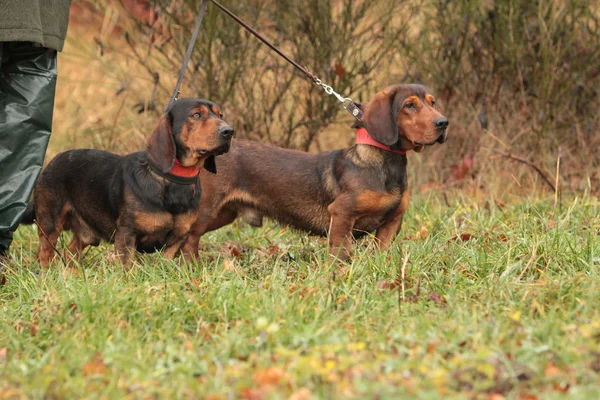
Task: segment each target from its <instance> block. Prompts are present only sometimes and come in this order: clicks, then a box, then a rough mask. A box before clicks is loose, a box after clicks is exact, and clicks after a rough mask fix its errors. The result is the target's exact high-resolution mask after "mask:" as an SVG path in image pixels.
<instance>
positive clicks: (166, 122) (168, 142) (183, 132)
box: [146, 99, 233, 173]
mask: <svg viewBox="0 0 600 400" xmlns="http://www.w3.org/2000/svg"><path fill="white" fill-rule="evenodd" d="M222 118H223V114H221V110H220V109H219V107H217V106H216V105H215V104H213V103H212V102H210V101H208V100H202V99H180V100H178V101H177V102H175V104H173V106H171V108H170V109H169V110H167V112H166V113H165V114H164V115H163V116H162V117H161V119H160V121H159V123H158V126H157V127H156V129H155V130H154V132H153V133H152V136H150V139H149V140H148V146H147V149H146V154H147V156H148V159H149V160H150V161H152V162H153V163H154V164H156V165H157V166H158V167H159V168H160V169H161V170H162V171H163V172H168V171H170V170H171V168H172V167H173V164H174V163H175V159H177V160H179V163H180V164H181V165H182V166H183V167H192V166H198V168H200V167H201V166H204V168H206V169H207V170H209V171H211V172H213V173H216V172H217V169H216V165H215V156H218V155H219V154H223V153H227V152H228V151H229V146H230V144H231V138H232V137H233V128H232V127H231V126H229V125H228V124H227V123H226V122H225V121H223V119H222Z"/></svg>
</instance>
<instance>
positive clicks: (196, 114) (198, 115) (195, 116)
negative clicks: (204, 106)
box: [192, 112, 202, 119]
mask: <svg viewBox="0 0 600 400" xmlns="http://www.w3.org/2000/svg"><path fill="white" fill-rule="evenodd" d="M192 117H193V118H196V119H200V118H202V114H200V113H198V112H197V113H193V114H192Z"/></svg>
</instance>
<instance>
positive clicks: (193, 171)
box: [148, 159, 200, 185]
mask: <svg viewBox="0 0 600 400" xmlns="http://www.w3.org/2000/svg"><path fill="white" fill-rule="evenodd" d="M148 165H149V166H150V169H152V172H154V173H155V174H157V175H158V176H160V177H161V178H164V179H166V180H168V181H170V182H173V183H178V184H180V185H193V184H195V183H196V182H198V178H199V174H200V169H199V168H198V167H197V166H196V165H194V166H191V167H184V166H183V165H181V163H180V162H179V160H177V159H175V162H174V163H173V167H171V169H170V170H169V172H163V171H162V170H161V169H160V168H159V167H158V166H157V165H155V164H154V163H153V162H152V161H151V160H150V159H148Z"/></svg>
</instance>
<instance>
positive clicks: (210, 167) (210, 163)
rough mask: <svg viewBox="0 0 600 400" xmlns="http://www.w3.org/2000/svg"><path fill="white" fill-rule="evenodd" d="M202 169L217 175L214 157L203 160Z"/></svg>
mask: <svg viewBox="0 0 600 400" xmlns="http://www.w3.org/2000/svg"><path fill="white" fill-rule="evenodd" d="M204 169H205V170H207V171H208V172H212V173H213V174H216V173H217V163H216V162H215V156H208V157H206V160H204Z"/></svg>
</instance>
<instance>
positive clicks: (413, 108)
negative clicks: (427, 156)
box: [362, 84, 448, 152]
mask: <svg viewBox="0 0 600 400" xmlns="http://www.w3.org/2000/svg"><path fill="white" fill-rule="evenodd" d="M362 120H363V122H364V124H365V128H366V129H367V131H368V132H369V134H370V135H371V136H372V137H373V138H374V139H375V140H377V141H378V142H380V143H383V144H385V145H387V146H392V147H394V148H398V149H401V150H414V151H416V152H420V151H422V150H423V148H424V147H425V146H427V145H431V144H434V143H436V142H438V143H443V142H444V141H445V140H446V128H447V127H448V119H447V118H446V117H444V116H443V115H442V114H441V113H440V112H439V111H438V109H437V106H436V104H435V98H434V97H433V96H432V95H431V94H430V93H429V91H428V90H427V88H426V87H425V86H422V85H415V84H410V85H395V86H390V87H389V88H387V89H385V90H383V91H382V92H379V93H377V94H376V95H375V97H374V98H373V100H371V101H370V102H369V103H368V104H366V106H365V107H364V114H363V118H362Z"/></svg>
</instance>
